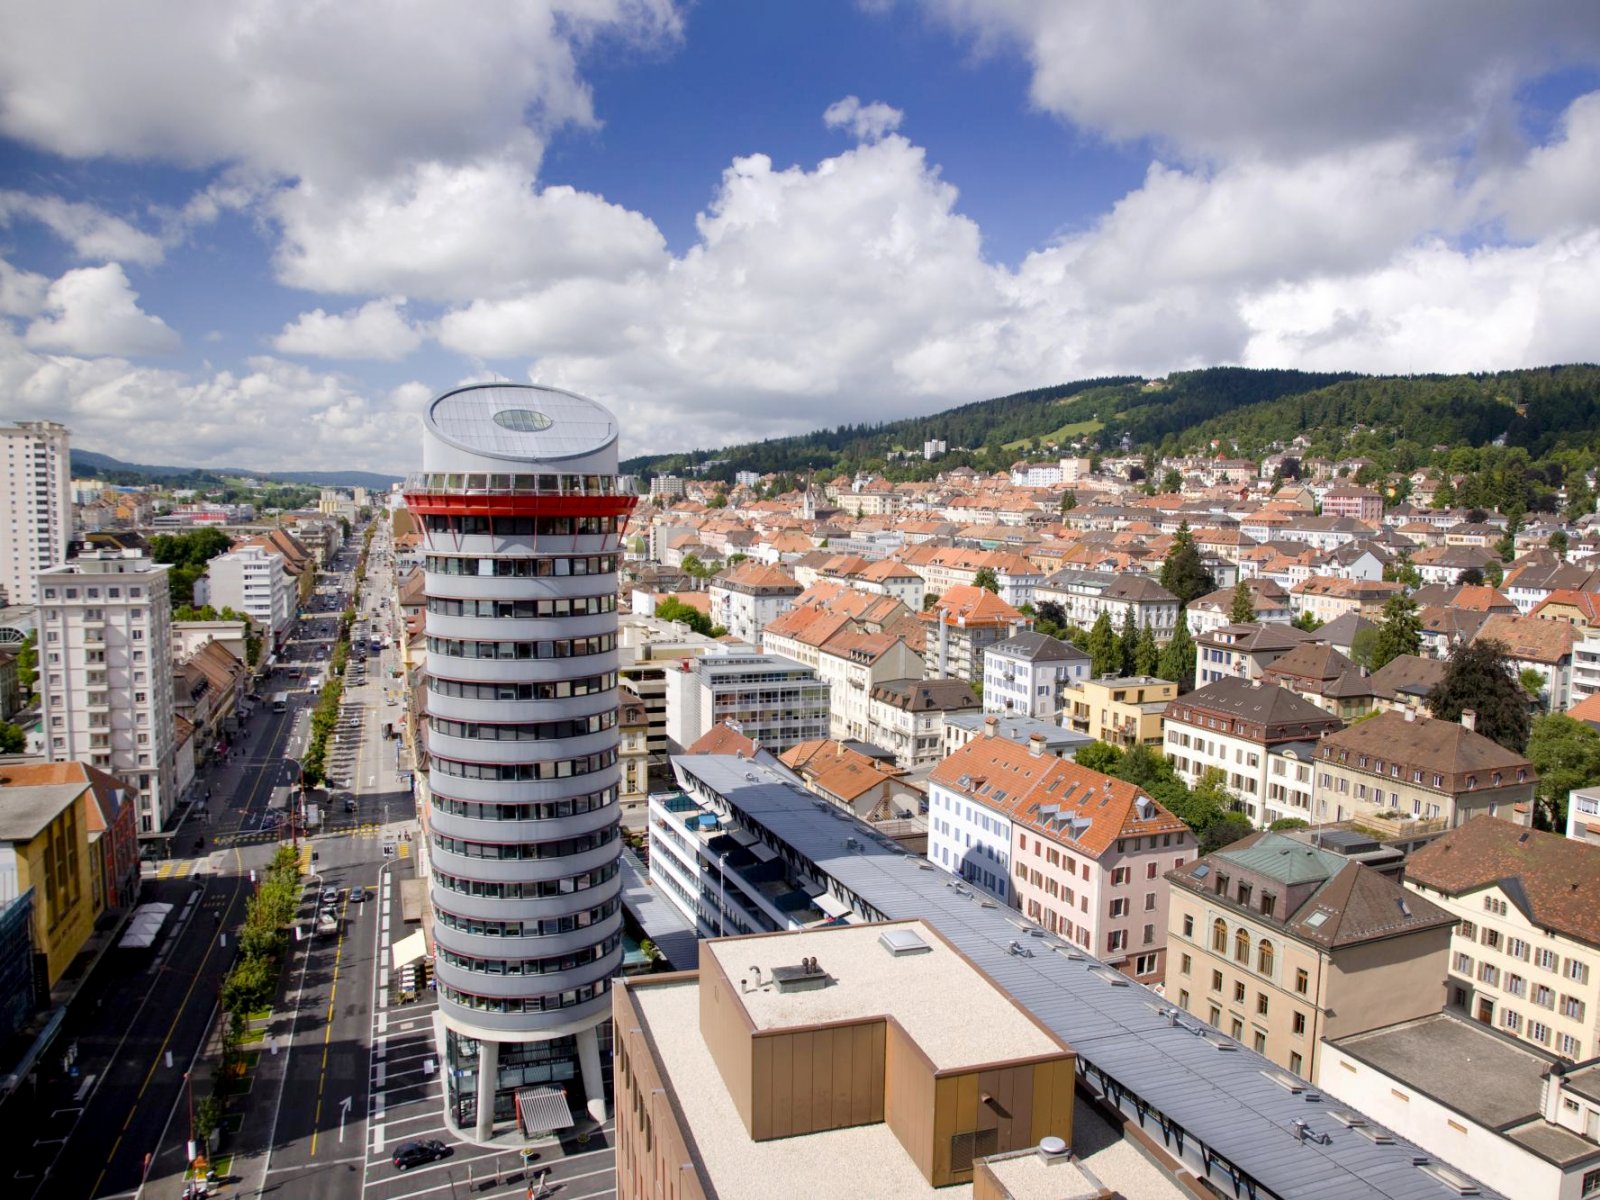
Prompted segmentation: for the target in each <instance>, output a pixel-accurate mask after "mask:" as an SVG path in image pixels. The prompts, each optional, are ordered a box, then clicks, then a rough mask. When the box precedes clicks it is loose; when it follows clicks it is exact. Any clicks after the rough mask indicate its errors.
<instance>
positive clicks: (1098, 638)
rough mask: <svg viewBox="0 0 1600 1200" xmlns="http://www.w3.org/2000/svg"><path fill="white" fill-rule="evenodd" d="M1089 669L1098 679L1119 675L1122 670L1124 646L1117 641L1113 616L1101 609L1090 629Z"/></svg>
mask: <svg viewBox="0 0 1600 1200" xmlns="http://www.w3.org/2000/svg"><path fill="white" fill-rule="evenodd" d="M1088 650H1089V670H1090V671H1091V672H1092V673H1093V675H1094V677H1095V678H1096V679H1104V678H1105V677H1106V676H1108V675H1117V674H1119V673H1120V672H1121V671H1122V647H1121V645H1120V644H1118V642H1117V634H1116V631H1115V630H1113V629H1112V628H1111V616H1110V614H1109V613H1107V612H1105V611H1104V610H1101V613H1100V615H1099V616H1098V617H1096V618H1095V619H1094V628H1092V629H1091V630H1089V646H1088Z"/></svg>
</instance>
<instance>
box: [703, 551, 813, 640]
mask: <svg viewBox="0 0 1600 1200" xmlns="http://www.w3.org/2000/svg"><path fill="white" fill-rule="evenodd" d="M707 590H708V591H709V593H710V595H711V623H712V624H713V625H721V626H722V627H723V628H724V629H726V630H727V631H728V632H729V633H730V634H732V635H733V636H734V637H736V638H738V639H739V640H740V641H741V642H749V643H750V644H751V645H752V646H759V645H760V644H761V631H762V630H763V629H765V628H766V627H767V623H768V622H769V621H773V620H776V619H777V618H778V617H779V616H780V615H781V614H783V613H785V612H787V611H788V610H789V609H790V608H791V607H793V605H794V601H795V597H796V596H798V595H800V593H801V592H802V591H803V590H804V589H803V588H802V587H801V586H800V585H799V584H798V583H796V582H795V578H794V576H793V575H791V574H789V572H787V571H785V570H784V569H783V568H781V567H772V566H767V565H766V564H765V563H758V562H751V561H745V562H742V563H740V564H739V565H738V566H735V567H730V568H729V569H728V570H726V571H724V572H723V573H722V574H720V575H718V576H717V577H716V578H715V579H713V580H712V581H711V586H710V587H709V588H708V589H707Z"/></svg>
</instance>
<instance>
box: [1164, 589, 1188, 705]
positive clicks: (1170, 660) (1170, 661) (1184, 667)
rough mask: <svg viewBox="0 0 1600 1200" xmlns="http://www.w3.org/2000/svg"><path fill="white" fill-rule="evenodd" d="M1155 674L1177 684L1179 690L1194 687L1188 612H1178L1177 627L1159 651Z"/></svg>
mask: <svg viewBox="0 0 1600 1200" xmlns="http://www.w3.org/2000/svg"><path fill="white" fill-rule="evenodd" d="M1156 675H1157V676H1159V677H1160V678H1162V679H1165V680H1168V681H1170V682H1172V683H1175V684H1177V685H1178V690H1179V691H1180V692H1187V691H1188V690H1189V689H1190V688H1192V687H1194V638H1193V637H1191V636H1190V634H1189V614H1188V613H1187V612H1185V611H1183V610H1181V609H1180V610H1179V612H1178V628H1177V629H1176V630H1175V631H1174V632H1173V635H1172V639H1171V640H1170V641H1169V642H1167V644H1166V646H1165V647H1164V648H1163V649H1162V651H1161V661H1160V662H1159V663H1158V664H1157V666H1156Z"/></svg>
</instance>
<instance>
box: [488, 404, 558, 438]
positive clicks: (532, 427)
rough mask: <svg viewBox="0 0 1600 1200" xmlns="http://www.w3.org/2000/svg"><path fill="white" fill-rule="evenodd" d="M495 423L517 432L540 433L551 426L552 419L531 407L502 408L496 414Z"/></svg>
mask: <svg viewBox="0 0 1600 1200" xmlns="http://www.w3.org/2000/svg"><path fill="white" fill-rule="evenodd" d="M494 423H495V424H496V425H499V426H500V427H502V428H504V429H510V430H512V431H513V432H515V433H539V432H541V431H543V430H546V429H549V428H550V425H551V420H550V418H549V417H547V416H545V415H544V414H543V413H542V412H536V411H534V410H533V409H531V408H502V409H501V410H500V411H499V412H497V413H495V414H494Z"/></svg>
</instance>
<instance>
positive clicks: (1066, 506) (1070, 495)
mask: <svg viewBox="0 0 1600 1200" xmlns="http://www.w3.org/2000/svg"><path fill="white" fill-rule="evenodd" d="M1077 507H1078V493H1077V492H1063V493H1062V494H1061V513H1062V515H1063V516H1065V515H1066V514H1067V513H1069V512H1071V511H1072V510H1073V509H1075V508H1077Z"/></svg>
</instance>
